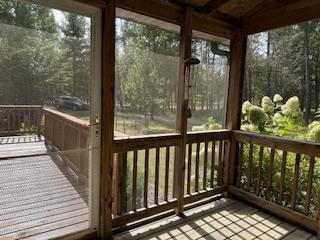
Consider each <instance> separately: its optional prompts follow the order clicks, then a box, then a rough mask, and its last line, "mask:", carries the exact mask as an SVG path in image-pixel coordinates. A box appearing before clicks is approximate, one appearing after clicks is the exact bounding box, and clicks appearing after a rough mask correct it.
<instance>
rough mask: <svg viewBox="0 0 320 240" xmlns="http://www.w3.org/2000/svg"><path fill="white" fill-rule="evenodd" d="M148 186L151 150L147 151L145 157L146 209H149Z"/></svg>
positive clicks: (144, 196) (144, 201)
mask: <svg viewBox="0 0 320 240" xmlns="http://www.w3.org/2000/svg"><path fill="white" fill-rule="evenodd" d="M148 185H149V149H146V150H145V155H144V195H143V205H144V207H145V208H147V207H148V192H149V189H148Z"/></svg>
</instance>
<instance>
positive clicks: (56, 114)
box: [42, 107, 89, 130]
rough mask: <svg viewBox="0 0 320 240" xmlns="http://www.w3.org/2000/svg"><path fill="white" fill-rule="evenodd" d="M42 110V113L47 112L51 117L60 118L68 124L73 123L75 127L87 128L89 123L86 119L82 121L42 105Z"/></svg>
mask: <svg viewBox="0 0 320 240" xmlns="http://www.w3.org/2000/svg"><path fill="white" fill-rule="evenodd" d="M42 110H43V113H45V114H49V115H50V116H51V117H53V118H55V119H61V120H63V121H64V122H67V123H68V124H70V125H75V126H76V127H80V128H83V129H84V130H89V123H88V122H86V121H83V120H81V119H78V118H76V117H73V116H70V115H68V114H65V113H62V112H59V111H56V110H53V109H50V108H47V107H44V108H43V109H42Z"/></svg>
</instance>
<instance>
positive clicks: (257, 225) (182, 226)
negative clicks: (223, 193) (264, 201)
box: [114, 199, 317, 240]
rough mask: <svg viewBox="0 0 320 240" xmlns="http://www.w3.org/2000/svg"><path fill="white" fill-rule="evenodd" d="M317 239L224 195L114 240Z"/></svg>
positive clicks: (123, 234)
mask: <svg viewBox="0 0 320 240" xmlns="http://www.w3.org/2000/svg"><path fill="white" fill-rule="evenodd" d="M129 239H130V240H134V239H139V240H140V239H143V240H147V239H149V240H167V239H176V240H178V239H179V240H184V239H185V240H196V239H209V240H214V239H217V240H220V239H239V240H250V239H260V240H264V239H286V240H289V239H292V240H304V239H312V240H315V239H317V238H316V236H315V235H313V234H311V233H309V232H306V231H304V230H302V229H300V228H298V227H296V226H294V225H291V224H289V223H287V222H285V221H283V220H281V219H279V218H276V217H274V216H272V215H270V214H267V213H265V212H263V211H261V210H259V209H257V208H254V207H251V206H249V205H248V204H245V203H243V202H239V201H237V200H233V199H221V200H218V201H216V202H213V203H210V204H206V205H203V206H201V207H198V208H194V209H191V210H188V211H186V212H185V217H183V218H181V217H177V216H173V217H169V218H166V219H163V220H160V221H158V222H155V223H151V224H149V225H146V226H143V227H140V228H136V229H133V230H130V231H126V232H123V233H120V234H117V235H116V236H115V237H114V240H129Z"/></svg>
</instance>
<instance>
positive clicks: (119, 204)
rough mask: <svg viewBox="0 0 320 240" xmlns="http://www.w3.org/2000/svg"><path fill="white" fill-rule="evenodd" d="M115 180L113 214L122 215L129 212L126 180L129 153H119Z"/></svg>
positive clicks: (115, 166)
mask: <svg viewBox="0 0 320 240" xmlns="http://www.w3.org/2000/svg"><path fill="white" fill-rule="evenodd" d="M113 169H114V178H113V206H112V207H113V214H115V215H120V214H121V213H123V212H126V211H127V199H126V179H127V176H126V174H127V153H117V154H116V159H115V163H114V168H113Z"/></svg>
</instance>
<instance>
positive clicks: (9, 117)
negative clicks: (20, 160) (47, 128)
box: [0, 105, 42, 136]
mask: <svg viewBox="0 0 320 240" xmlns="http://www.w3.org/2000/svg"><path fill="white" fill-rule="evenodd" d="M41 109H42V108H41V106H38V105H33V106H24V105H0V136H10V135H13V134H20V133H24V134H30V133H37V134H38V135H40V133H41Z"/></svg>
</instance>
